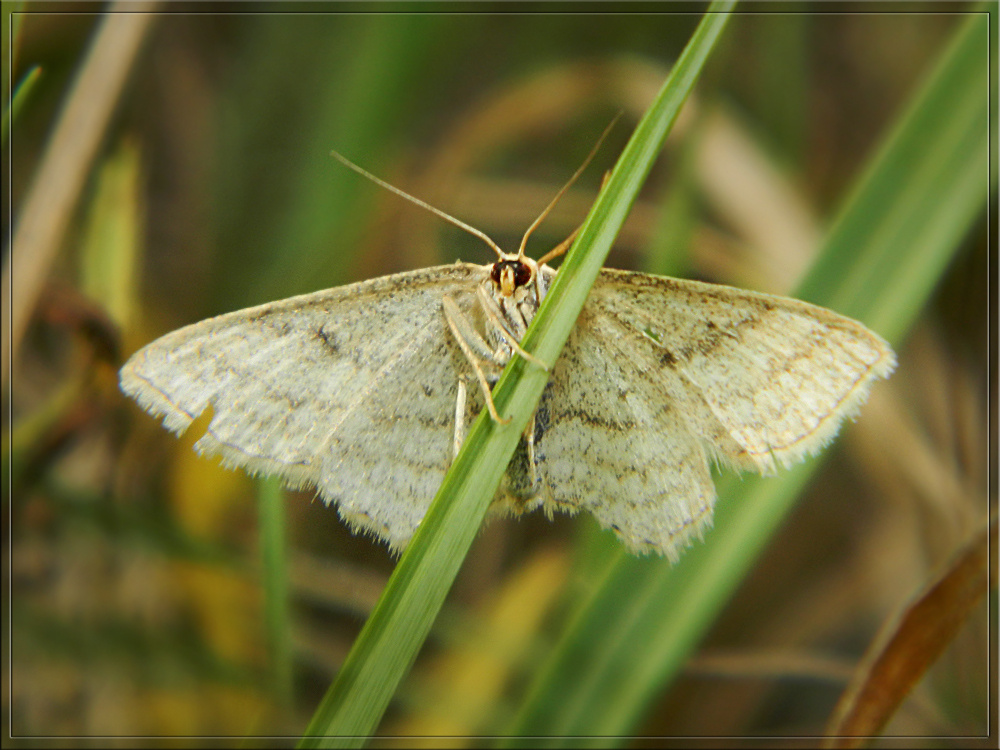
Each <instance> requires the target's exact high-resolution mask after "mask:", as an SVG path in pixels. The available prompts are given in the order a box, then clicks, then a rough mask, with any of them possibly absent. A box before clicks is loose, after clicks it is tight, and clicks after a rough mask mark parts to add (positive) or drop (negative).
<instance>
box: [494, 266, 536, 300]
mask: <svg viewBox="0 0 1000 750" xmlns="http://www.w3.org/2000/svg"><path fill="white" fill-rule="evenodd" d="M490 278H491V279H493V283H494V284H496V285H497V287H499V289H500V293H501V294H502V295H503V296H504V297H510V296H511V295H512V294H514V290H515V289H517V288H519V287H522V286H525V285H527V284H529V283H530V282H531V266H529V265H528V264H527V263H525V262H524V261H523V260H518V259H516V258H515V259H514V260H501V261H497V262H496V263H494V264H493V270H492V271H490Z"/></svg>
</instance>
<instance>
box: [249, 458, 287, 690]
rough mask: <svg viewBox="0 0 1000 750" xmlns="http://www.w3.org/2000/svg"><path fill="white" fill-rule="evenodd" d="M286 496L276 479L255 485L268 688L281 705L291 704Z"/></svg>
mask: <svg viewBox="0 0 1000 750" xmlns="http://www.w3.org/2000/svg"><path fill="white" fill-rule="evenodd" d="M284 499H285V493H284V491H283V490H282V484H281V480H280V479H279V478H278V477H267V478H265V479H260V480H258V482H257V500H258V508H259V512H258V518H259V527H260V562H261V579H262V582H263V589H264V626H265V629H266V631H267V633H266V635H267V642H268V650H269V652H270V653H269V657H270V659H269V661H270V673H271V684H272V690H273V691H274V694H275V695H276V696H277V698H278V700H279V701H280V702H281V703H282V705H286V706H290V705H291V704H292V697H293V695H292V635H291V616H290V614H289V594H288V563H287V561H288V540H287V531H286V526H287V524H286V523H285V505H284Z"/></svg>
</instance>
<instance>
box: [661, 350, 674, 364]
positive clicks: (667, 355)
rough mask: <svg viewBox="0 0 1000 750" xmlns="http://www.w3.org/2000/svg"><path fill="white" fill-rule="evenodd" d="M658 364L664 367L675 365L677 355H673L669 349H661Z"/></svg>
mask: <svg viewBox="0 0 1000 750" xmlns="http://www.w3.org/2000/svg"><path fill="white" fill-rule="evenodd" d="M660 364H661V365H663V366H664V367H670V368H673V367H676V366H677V357H675V356H674V353H673V352H672V351H670V350H669V349H663V350H662V351H661V353H660Z"/></svg>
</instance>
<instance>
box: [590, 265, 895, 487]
mask: <svg viewBox="0 0 1000 750" xmlns="http://www.w3.org/2000/svg"><path fill="white" fill-rule="evenodd" d="M585 310H587V311H589V314H591V315H598V316H611V317H614V318H616V319H617V320H618V322H619V323H620V324H622V326H623V327H624V328H625V329H626V330H627V332H628V336H629V337H630V340H631V341H633V342H635V343H636V344H637V345H636V346H635V347H634V348H635V358H636V361H635V367H636V368H637V369H639V370H641V371H643V372H644V373H646V372H648V373H649V374H648V375H647V377H653V378H657V379H659V380H660V381H661V382H662V383H663V385H664V388H665V390H666V391H667V392H669V393H671V394H674V395H675V398H676V399H677V401H678V406H680V407H681V408H682V411H683V413H684V415H685V420H686V422H687V424H688V429H689V430H690V431H691V432H693V433H695V434H696V435H698V436H699V437H700V438H702V439H703V440H705V441H706V442H707V443H708V444H709V445H710V446H711V448H712V449H713V451H714V453H715V454H716V455H717V456H718V457H720V458H722V459H723V460H724V461H725V462H728V463H731V464H733V465H735V466H737V467H738V468H742V469H753V470H755V471H758V472H761V473H765V474H766V473H771V472H773V471H774V470H775V468H776V465H777V464H781V465H783V466H785V467H787V466H790V465H792V464H794V463H796V462H798V461H800V460H802V459H803V458H804V457H805V456H806V455H807V454H815V453H817V452H818V451H819V450H820V449H821V448H822V447H823V446H824V445H825V444H826V443H827V442H829V441H830V440H831V439H832V438H833V436H834V435H836V433H837V430H838V429H839V427H840V423H841V422H842V421H843V419H844V418H845V417H849V416H853V415H854V414H855V413H856V412H857V410H858V409H859V408H860V406H861V404H862V403H863V402H864V401H865V399H866V398H867V396H868V392H869V391H870V389H871V387H872V385H873V383H874V382H875V381H876V380H877V379H878V378H884V377H887V376H888V375H889V373H891V372H892V370H893V368H894V367H895V364H896V359H895V355H894V354H893V352H892V349H891V348H890V347H889V345H888V344H887V343H886V342H885V341H883V340H882V339H881V338H880V337H879V336H877V335H876V334H874V333H872V332H871V331H869V330H868V329H867V328H865V327H864V326H863V325H861V324H860V323H858V322H857V321H854V320H851V319H850V318H846V317H844V316H842V315H838V314H837V313H834V312H832V311H830V310H827V309H825V308H822V307H817V306H815V305H810V304H808V303H805V302H800V301H798V300H793V299H788V298H784V297H776V296H773V295H768V294H761V293H756V292H748V291H745V290H741V289H734V288H731V287H726V286H719V285H715V284H704V283H701V282H696V281H683V280H679V279H671V278H666V277H660V276H651V275H648V274H641V273H630V272H626V271H613V270H608V269H605V270H603V271H602V272H601V275H600V277H599V279H598V281H597V284H595V287H594V291H593V293H592V295H591V297H590V299H589V300H588V302H587V305H586V307H585ZM640 344H641V345H640Z"/></svg>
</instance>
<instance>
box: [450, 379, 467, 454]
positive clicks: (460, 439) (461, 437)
mask: <svg viewBox="0 0 1000 750" xmlns="http://www.w3.org/2000/svg"><path fill="white" fill-rule="evenodd" d="M467 395H468V394H467V392H466V389H465V377H464V376H462V375H459V377H458V396H457V397H456V399H455V441H454V443H453V451H452V456H451V457H452V459H455V458H457V457H458V451H459V449H460V448H461V447H462V443H464V442H465V401H466V396H467Z"/></svg>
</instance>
